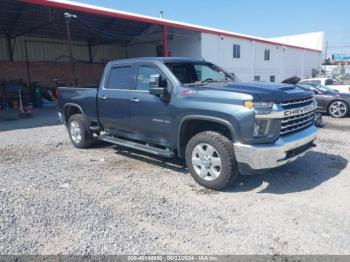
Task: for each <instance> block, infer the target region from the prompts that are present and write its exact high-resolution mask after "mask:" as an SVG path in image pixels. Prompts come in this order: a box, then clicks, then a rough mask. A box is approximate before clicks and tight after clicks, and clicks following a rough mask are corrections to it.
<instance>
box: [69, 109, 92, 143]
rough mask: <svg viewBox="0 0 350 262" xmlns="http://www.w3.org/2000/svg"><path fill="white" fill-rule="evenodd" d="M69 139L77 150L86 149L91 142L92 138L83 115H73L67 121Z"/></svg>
mask: <svg viewBox="0 0 350 262" xmlns="http://www.w3.org/2000/svg"><path fill="white" fill-rule="evenodd" d="M68 132H69V138H70V140H71V142H72V144H73V145H74V146H75V147H77V148H88V147H90V146H91V144H92V142H93V136H92V133H91V131H90V130H89V126H88V124H87V123H86V121H85V118H84V116H83V115H80V114H74V115H72V116H71V117H70V118H69V120H68Z"/></svg>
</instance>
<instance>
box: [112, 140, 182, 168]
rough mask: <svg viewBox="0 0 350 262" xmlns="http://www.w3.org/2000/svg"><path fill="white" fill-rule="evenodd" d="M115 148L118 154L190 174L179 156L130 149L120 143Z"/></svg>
mask: <svg viewBox="0 0 350 262" xmlns="http://www.w3.org/2000/svg"><path fill="white" fill-rule="evenodd" d="M114 149H115V152H116V154H119V155H122V156H125V157H128V158H132V159H134V160H138V161H142V162H144V163H147V164H151V165H154V166H159V167H162V168H166V169H169V170H172V171H175V172H179V173H182V174H189V172H188V170H187V168H186V165H185V162H184V161H183V160H181V159H179V158H177V157H174V158H173V159H169V158H166V157H161V156H155V155H152V154H148V153H145V152H139V151H137V150H134V149H129V148H126V147H123V146H119V145H118V146H115V147H114Z"/></svg>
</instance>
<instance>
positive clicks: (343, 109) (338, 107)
mask: <svg viewBox="0 0 350 262" xmlns="http://www.w3.org/2000/svg"><path fill="white" fill-rule="evenodd" d="M348 112H349V106H348V105H347V104H346V103H345V102H344V101H341V100H336V101H333V102H331V103H330V104H329V107H328V113H329V114H330V115H331V116H332V117H336V118H342V117H345V116H347V114H348Z"/></svg>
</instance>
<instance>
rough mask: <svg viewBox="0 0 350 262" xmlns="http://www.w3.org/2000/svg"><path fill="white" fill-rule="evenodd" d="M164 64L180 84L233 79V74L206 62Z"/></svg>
mask: <svg viewBox="0 0 350 262" xmlns="http://www.w3.org/2000/svg"><path fill="white" fill-rule="evenodd" d="M166 65H167V66H168V68H169V69H170V71H171V72H172V73H173V74H174V75H175V76H176V78H177V79H178V80H179V81H180V82H181V83H182V84H201V83H205V82H222V81H235V77H234V76H233V75H231V74H229V73H227V72H225V71H224V70H223V69H221V68H219V67H217V66H215V65H213V64H211V63H207V62H172V63H166Z"/></svg>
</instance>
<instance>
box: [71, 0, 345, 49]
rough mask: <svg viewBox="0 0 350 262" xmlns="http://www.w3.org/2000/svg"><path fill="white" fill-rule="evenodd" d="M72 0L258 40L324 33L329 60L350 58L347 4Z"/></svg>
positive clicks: (329, 0)
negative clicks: (338, 56) (335, 55)
mask: <svg viewBox="0 0 350 262" xmlns="http://www.w3.org/2000/svg"><path fill="white" fill-rule="evenodd" d="M76 1H78V2H83V3H87V4H93V5H98V6H103V7H109V8H114V9H118V10H123V11H129V12H134V13H139V14H143V15H149V16H154V17H159V11H160V10H163V11H164V18H166V19H171V20H176V21H181V22H187V23H193V24H198V25H204V26H209V27H214V28H218V29H223V30H228V31H232V32H237V33H242V34H248V35H254V36H260V37H275V36H284V35H292V34H300V33H308V32H319V31H323V32H325V38H326V39H325V40H326V41H328V54H329V55H330V54H332V53H341V54H342V53H346V54H350V0H318V1H316V0H231V1H230V0H163V1H162V0H76Z"/></svg>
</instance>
